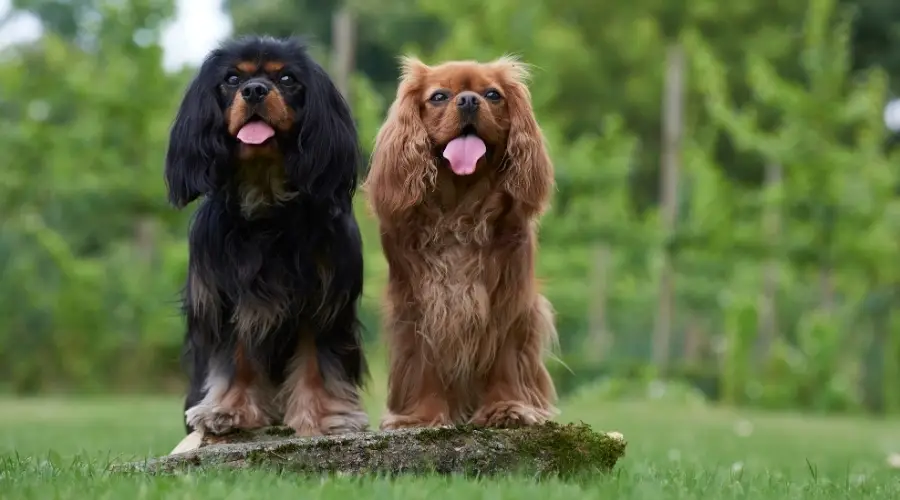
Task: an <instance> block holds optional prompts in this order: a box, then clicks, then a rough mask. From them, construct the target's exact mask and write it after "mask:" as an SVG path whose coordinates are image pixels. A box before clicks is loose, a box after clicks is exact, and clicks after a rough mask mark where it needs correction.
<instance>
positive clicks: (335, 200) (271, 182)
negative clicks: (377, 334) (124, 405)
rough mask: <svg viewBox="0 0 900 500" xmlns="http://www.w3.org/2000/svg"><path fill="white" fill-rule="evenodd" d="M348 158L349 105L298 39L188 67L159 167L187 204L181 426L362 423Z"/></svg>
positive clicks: (257, 42) (172, 196)
mask: <svg viewBox="0 0 900 500" xmlns="http://www.w3.org/2000/svg"><path fill="white" fill-rule="evenodd" d="M360 161H361V152H360V149H359V144H358V139H357V131H356V128H355V125H354V122H353V119H352V117H351V113H350V110H349V106H348V105H347V103H346V102H345V100H344V99H343V98H342V96H341V94H340V93H339V92H338V90H337V88H336V87H335V85H334V84H333V82H332V81H331V80H330V78H329V77H328V75H327V74H326V72H325V71H324V70H323V69H322V68H321V67H320V66H319V65H318V64H317V63H316V62H315V61H314V60H312V59H311V58H310V56H309V55H308V54H307V51H306V47H305V46H304V44H303V43H302V42H301V41H299V40H296V39H274V38H268V37H247V38H240V39H236V40H231V41H228V42H226V43H224V44H223V45H222V46H220V47H219V48H217V49H216V50H214V51H212V52H211V53H210V54H209V55H208V56H207V58H206V59H205V61H204V62H203V64H202V66H201V68H200V70H199V72H198V74H197V75H196V77H195V79H194V80H193V82H192V83H191V84H190V86H189V88H188V89H187V92H186V95H185V97H184V100H183V101H182V103H181V107H180V109H179V111H178V114H177V116H176V118H175V122H174V125H173V127H172V129H171V136H170V144H169V150H168V154H167V156H166V168H165V179H166V185H167V186H168V193H169V200H170V202H171V203H172V204H174V205H175V206H176V207H178V208H183V207H185V206H186V205H188V204H190V203H191V202H193V201H194V200H196V199H197V198H199V197H201V196H202V197H203V200H202V201H201V202H199V206H198V208H197V211H196V214H195V216H194V219H193V221H192V226H191V230H190V238H189V245H190V247H189V250H190V263H189V269H188V278H187V284H186V287H185V290H184V313H185V315H186V316H187V334H186V338H185V348H186V358H187V362H188V364H189V366H190V370H189V374H190V389H189V393H188V395H187V398H186V401H185V426H186V428H187V430H188V431H191V430H198V431H201V432H204V433H212V434H222V433H227V432H229V431H232V430H235V429H245V428H255V427H261V426H266V425H272V424H276V423H280V422H283V423H284V424H286V425H289V426H291V427H293V428H294V429H296V431H297V432H298V434H300V435H321V434H336V433H344V432H354V431H360V430H364V429H366V428H367V427H368V418H367V416H366V414H365V412H364V411H363V410H362V408H361V404H360V400H359V389H360V387H361V385H362V383H363V380H364V378H365V375H366V363H365V358H364V355H363V352H362V346H361V338H360V331H359V323H358V320H357V307H358V300H359V297H360V294H361V292H362V280H363V260H362V249H361V245H362V243H361V238H360V233H359V228H358V227H357V222H356V220H355V218H354V214H353V210H352V205H351V199H352V197H353V194H354V191H355V189H356V185H357V175H358V174H357V172H358V169H359V167H360Z"/></svg>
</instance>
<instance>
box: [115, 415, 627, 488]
mask: <svg viewBox="0 0 900 500" xmlns="http://www.w3.org/2000/svg"><path fill="white" fill-rule="evenodd" d="M292 435H293V430H291V429H290V428H285V427H270V428H265V429H259V430H256V431H252V432H247V431H241V432H237V433H233V434H229V435H226V436H220V437H212V436H207V437H203V438H202V441H200V442H199V443H198V445H197V447H196V449H192V450H189V451H185V452H181V453H174V454H172V455H168V456H165V457H160V458H156V459H152V460H148V461H146V462H133V463H127V464H117V465H114V466H113V470H114V471H119V472H128V471H136V472H147V473H157V474H158V473H174V472H182V471H186V470H190V469H196V468H201V469H203V468H273V469H276V470H280V471H292V472H297V473H307V474H323V473H324V474H328V473H336V474H387V475H397V474H428V473H438V474H463V475H481V476H487V475H496V474H509V473H523V474H528V475H532V476H534V475H537V476H541V477H546V476H556V477H570V476H575V475H582V474H585V473H587V474H590V473H595V472H606V471H609V470H611V469H612V468H613V467H614V466H615V464H616V461H617V460H618V459H619V458H621V457H622V456H623V455H624V453H625V447H626V441H625V439H624V438H623V437H622V435H621V434H619V433H617V432H613V433H607V434H601V433H597V432H594V431H592V430H591V429H590V427H588V426H587V425H585V424H566V425H562V424H558V423H554V422H549V423H547V424H544V425H540V426H533V427H519V428H511V429H490V428H478V427H472V426H460V427H441V428H430V429H405V430H398V431H390V432H365V433H359V434H347V435H341V436H325V437H315V438H299V437H290V436H292ZM198 439H199V438H198Z"/></svg>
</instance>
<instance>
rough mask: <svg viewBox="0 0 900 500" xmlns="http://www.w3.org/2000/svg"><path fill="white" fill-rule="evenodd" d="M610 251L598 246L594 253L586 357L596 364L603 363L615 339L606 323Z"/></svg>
mask: <svg viewBox="0 0 900 500" xmlns="http://www.w3.org/2000/svg"><path fill="white" fill-rule="evenodd" d="M609 258H610V250H609V246H607V245H606V244H603V243H601V244H599V245H597V247H596V249H595V251H594V277H593V279H592V280H591V282H592V283H594V287H593V288H594V294H592V299H593V300H591V301H590V302H591V310H590V313H589V321H590V331H589V332H588V337H587V342H586V345H585V351H586V353H585V357H586V358H587V359H588V360H590V361H594V362H602V361H603V360H604V359H605V358H606V356H607V354H608V353H609V351H610V349H611V348H612V344H613V341H614V340H613V338H612V336H611V335H610V332H609V330H608V328H607V322H606V295H607V292H606V290H607V280H608V278H607V271H608V267H609Z"/></svg>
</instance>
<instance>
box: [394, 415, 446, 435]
mask: <svg viewBox="0 0 900 500" xmlns="http://www.w3.org/2000/svg"><path fill="white" fill-rule="evenodd" d="M451 425H453V423H452V422H450V419H448V418H447V417H446V416H444V415H438V416H437V417H434V418H430V419H423V418H421V417H418V416H415V415H396V414H393V413H390V414H388V415H387V416H385V417H384V418H383V419H381V425H380V429H381V430H382V431H393V430H397V429H413V428H419V427H448V426H451Z"/></svg>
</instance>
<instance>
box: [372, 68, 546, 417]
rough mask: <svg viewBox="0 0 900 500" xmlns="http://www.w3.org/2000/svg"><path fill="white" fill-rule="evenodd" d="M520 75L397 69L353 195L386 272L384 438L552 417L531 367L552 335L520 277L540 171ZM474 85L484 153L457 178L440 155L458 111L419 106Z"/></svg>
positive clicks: (532, 231) (537, 136)
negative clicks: (375, 227) (361, 202)
mask: <svg viewBox="0 0 900 500" xmlns="http://www.w3.org/2000/svg"><path fill="white" fill-rule="evenodd" d="M526 76H527V75H526V71H525V67H524V65H522V64H520V63H519V62H517V61H515V60H512V59H509V58H502V59H499V60H497V61H493V62H491V63H486V64H480V63H476V62H469V61H464V62H449V63H445V64H442V65H440V66H436V67H429V66H426V65H425V64H423V63H422V62H420V61H418V60H415V59H406V60H404V64H403V78H402V81H401V83H400V86H399V89H398V91H397V98H396V100H395V102H394V103H393V105H392V107H391V110H390V112H389V116H388V118H387V120H386V122H385V124H384V125H383V127H382V128H381V130H380V131H379V133H378V136H377V138H376V143H375V150H374V153H373V157H372V165H371V170H370V173H369V177H368V179H367V180H366V183H365V186H364V189H365V192H366V193H367V195H368V198H369V201H370V205H371V207H372V208H373V210H374V212H375V214H376V216H377V217H378V220H379V224H380V226H381V234H382V248H383V251H384V254H385V257H386V259H387V261H388V264H389V279H388V289H387V296H386V299H387V300H386V306H387V311H386V325H385V327H386V332H387V340H388V343H389V346H390V363H391V370H390V376H389V382H388V385H389V395H388V410H389V415H388V416H387V417H386V418H385V419H384V421H383V422H382V425H381V426H382V428H384V429H392V428H398V427H409V426H423V425H424V426H428V425H440V424H449V423H460V422H467V421H468V422H472V423H475V424H480V425H507V424H515V423H524V424H533V423H539V422H542V421H544V420H546V419H548V418H551V417H552V416H553V415H554V414H555V413H556V408H555V406H554V405H555V402H556V392H555V389H554V386H553V382H552V380H551V379H550V376H549V374H548V372H547V370H546V368H545V367H544V363H543V356H544V354H545V351H546V349H548V348H549V347H551V346H552V345H553V344H554V343H555V340H556V330H555V327H554V321H553V313H552V310H551V307H550V304H549V303H548V302H547V301H546V299H544V297H543V296H542V295H541V294H540V293H539V292H538V289H537V284H536V279H535V272H534V258H535V251H536V220H537V218H538V217H539V216H540V215H541V213H542V212H543V210H544V209H545V207H546V205H547V202H548V198H549V196H550V190H551V187H552V185H553V167H552V163H551V161H550V158H549V155H548V153H547V150H546V147H545V144H544V139H543V135H542V132H541V130H540V128H539V126H538V124H537V122H536V120H535V118H534V115H533V111H532V108H531V102H530V94H529V91H528V88H527V87H526V85H525V78H526ZM488 88H495V89H497V90H498V91H499V92H500V93H501V94H502V95H503V96H504V99H502V100H501V101H500V102H497V103H492V102H488V101H486V100H484V99H482V100H481V105H480V108H479V109H480V111H479V115H478V135H479V136H480V137H481V138H482V139H483V140H484V141H485V142H486V143H487V145H488V148H489V154H488V155H487V156H485V157H484V158H482V159H481V160H479V163H478V168H477V169H476V171H475V173H474V174H472V175H469V176H457V175H455V174H454V173H452V171H451V170H450V169H449V168H448V167H447V166H446V164H445V162H444V160H443V159H442V158H441V151H442V149H443V147H444V146H445V145H446V144H447V142H449V141H450V140H451V139H453V138H454V137H455V136H456V135H458V134H459V131H460V122H459V114H458V112H457V110H456V109H455V107H454V106H450V105H447V106H434V105H433V104H431V103H429V102H428V98H429V96H430V95H431V94H432V93H433V92H434V91H435V90H436V89H447V90H449V91H450V93H451V97H450V99H451V100H452V99H453V97H452V96H455V95H457V94H458V93H459V92H462V91H474V92H476V93H478V94H479V95H481V94H483V93H484V92H485V91H486V90H487V89H488ZM491 151H493V153H491Z"/></svg>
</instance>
